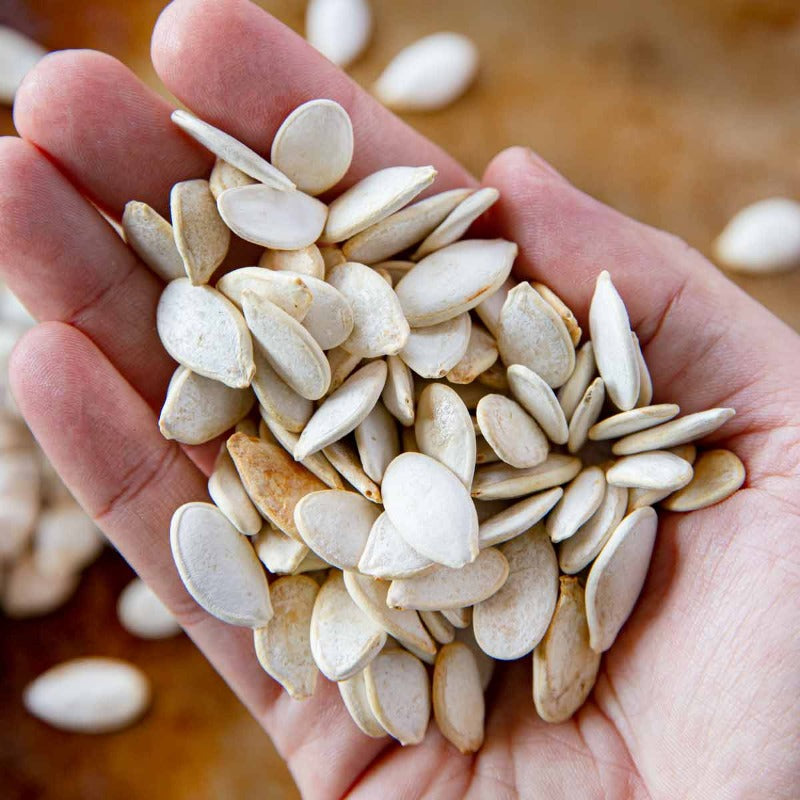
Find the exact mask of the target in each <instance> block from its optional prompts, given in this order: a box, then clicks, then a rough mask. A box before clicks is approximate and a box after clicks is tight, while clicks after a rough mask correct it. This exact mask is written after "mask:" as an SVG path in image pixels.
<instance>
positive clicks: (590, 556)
mask: <svg viewBox="0 0 800 800" xmlns="http://www.w3.org/2000/svg"><path fill="white" fill-rule="evenodd" d="M627 505H628V490H627V489H625V488H624V487H622V486H612V485H610V484H607V485H606V489H605V496H604V497H603V502H602V503H601V504H600V506H599V508H598V509H597V511H595V512H594V514H592V516H591V518H590V519H589V520H587V521H586V522H585V523H584V524H583V525H581V527H580V528H578V530H577V532H576V533H575V534H574V535H572V536H570V537H569V538H568V539H566V540H564V541H563V542H561V546H560V547H559V548H558V563H559V565H560V567H561V571H562V572H566V573H567V574H569V575H574V574H575V573H576V572H580V571H581V570H582V569H583V568H584V567H586V566H587V565H589V564H590V563H591V562H592V561H593V560H594V559H595V557H596V556H597V554H598V553H599V552H600V551H601V550H602V549H603V545H605V543H606V542H607V541H608V537H609V536H611V534H612V533H613V532H614V529H615V528H616V527H617V525H619V523H620V522H621V521H622V518H623V517H624V516H625V514H626V508H627Z"/></svg>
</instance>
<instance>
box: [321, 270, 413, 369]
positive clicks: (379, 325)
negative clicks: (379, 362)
mask: <svg viewBox="0 0 800 800" xmlns="http://www.w3.org/2000/svg"><path fill="white" fill-rule="evenodd" d="M328 282H329V283H330V284H331V286H333V287H334V288H336V289H338V290H339V291H340V292H341V293H342V294H343V295H344V296H345V297H346V298H347V300H348V301H349V302H350V306H351V308H352V311H353V328H352V330H351V332H350V335H349V336H348V337H347V339H345V341H344V342H342V347H343V348H344V349H345V350H347V351H349V352H350V353H353V354H354V355H360V356H361V357H362V358H376V357H377V356H383V355H396V354H397V353H399V352H400V350H401V349H402V347H403V346H404V345H405V343H406V340H407V339H408V336H409V333H410V328H409V326H408V322H406V319H405V317H404V316H403V310H402V308H401V307H400V301H399V300H398V299H397V295H396V294H395V293H394V290H393V289H392V287H391V286H389V284H388V283H386V281H385V280H384V279H383V278H381V276H380V275H378V273H377V272H375V270H373V269H370V267H367V266H365V265H364V264H358V263H356V262H355V261H348V262H346V263H344V264H340V265H339V266H337V267H333V268H332V269H331V270H330V271H329V273H328Z"/></svg>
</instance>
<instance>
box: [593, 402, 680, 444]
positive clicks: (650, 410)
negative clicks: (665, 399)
mask: <svg viewBox="0 0 800 800" xmlns="http://www.w3.org/2000/svg"><path fill="white" fill-rule="evenodd" d="M680 410H681V409H680V406H677V405H675V404H674V403H662V404H661V405H657V406H639V407H638V408H632V409H631V410H630V411H622V412H620V413H619V414H614V415H613V416H611V417H606V418H605V419H604V420H602V421H601V422H596V423H595V424H594V425H592V427H591V428H590V429H589V438H590V439H592V440H593V441H600V440H603V439H616V438H618V437H620V436H625V435H627V434H629V433H636V432H637V431H643V430H646V429H647V428H652V427H653V426H655V425H659V424H660V423H662V422H665V421H667V420H670V419H672V418H673V417H674V416H676V415H677V414H679V413H680Z"/></svg>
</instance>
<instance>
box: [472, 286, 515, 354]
mask: <svg viewBox="0 0 800 800" xmlns="http://www.w3.org/2000/svg"><path fill="white" fill-rule="evenodd" d="M516 285H517V281H516V280H514V278H508V279H507V280H506V281H505V282H504V283H503V284H502V285H501V286H500V288H499V289H498V290H497V291H496V292H493V293H492V294H490V295H489V296H488V297H486V299H484V300H481V302H480V303H478V305H477V306H475V313H476V314H477V315H478V317H479V319H480V320H481V322H482V323H483V324H484V325H485V326H486V328H487V329H488V331H489V333H491V334H492V336H494V338H495V339H497V336H498V334H499V332H500V312H501V311H502V310H503V306H504V305H505V302H506V299H507V298H508V293H509V292H510V291H511V290H512V289H513V288H514V287H515V286H516Z"/></svg>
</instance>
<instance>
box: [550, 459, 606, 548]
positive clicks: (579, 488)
mask: <svg viewBox="0 0 800 800" xmlns="http://www.w3.org/2000/svg"><path fill="white" fill-rule="evenodd" d="M605 493H606V477H605V475H604V474H603V470H602V469H600V467H586V468H585V469H583V470H581V472H579V473H578V475H577V476H576V477H575V478H573V480H572V482H571V483H570V484H569V485H568V486H567V487H566V488H565V489H564V496H563V497H562V498H561V500H559V501H558V505H556V507H555V508H554V509H553V511H552V512H551V513H550V515H549V516H548V517H547V523H546V527H547V533H548V534H549V536H550V540H551V541H552V542H562V541H564V539H569V537H570V536H573V535H574V534H575V532H576V531H577V530H578V528H580V527H581V525H583V524H584V523H585V522H587V521H588V520H589V519H590V518H591V516H592V515H593V514H594V512H595V511H597V509H598V508H600V504H601V503H602V502H603V497H604V496H605Z"/></svg>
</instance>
